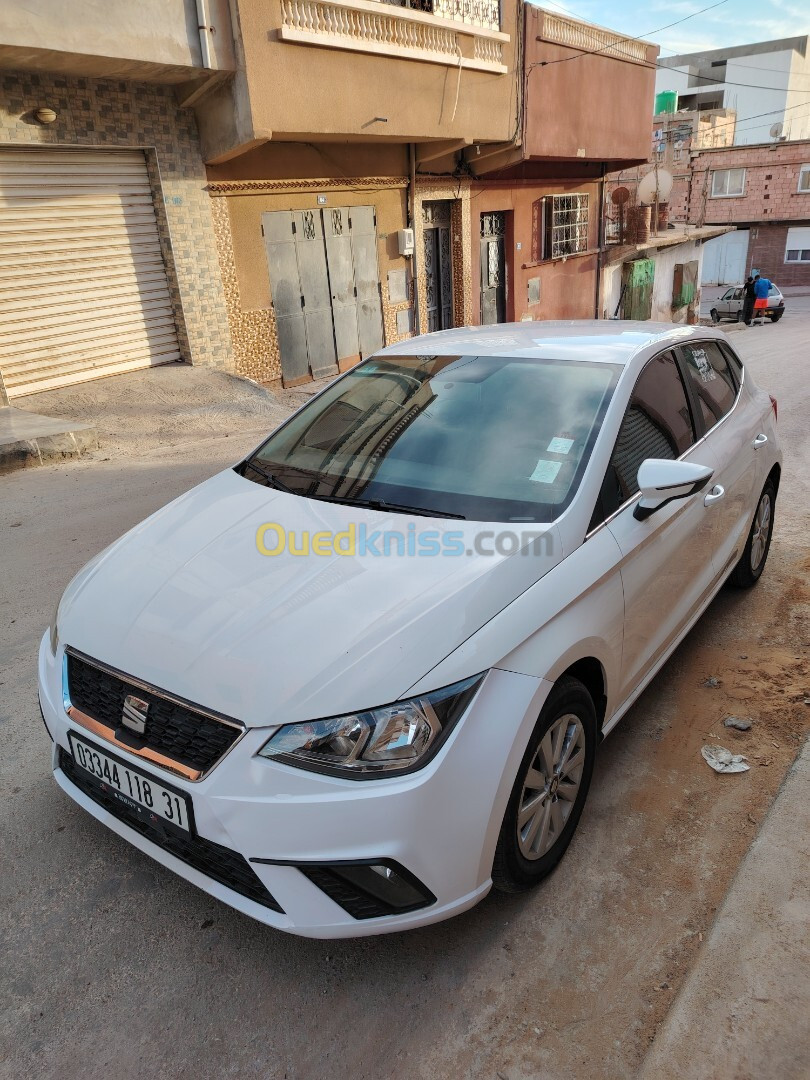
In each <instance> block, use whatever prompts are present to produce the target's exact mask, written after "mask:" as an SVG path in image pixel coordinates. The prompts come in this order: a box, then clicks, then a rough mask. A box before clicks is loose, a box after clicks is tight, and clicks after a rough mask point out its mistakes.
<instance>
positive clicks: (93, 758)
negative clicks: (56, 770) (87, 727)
mask: <svg viewBox="0 0 810 1080" xmlns="http://www.w3.org/2000/svg"><path fill="white" fill-rule="evenodd" d="M68 739H69V741H70V749H71V752H72V754H73V760H74V761H75V762H76V764H77V765H78V766H79V767H80V768H82V769H84V771H85V772H87V773H89V774H90V775H91V776H92V777H93V779H94V780H95V781H96V782H97V783H98V784H99V786H100V787H101V788H102V789H103V790H104V791H105V792H106V793H107V794H111V795H113V796H114V797H115V798H117V799H119V800H120V801H121V802H122V803H123V804H124V805H125V806H128V807H129V808H130V809H131V810H135V811H137V812H138V813H139V814H141V815H142V816H143V817H144V818H145V819H146V820H151V821H154V819H157V820H158V821H159V822H162V823H164V824H167V825H173V826H174V827H175V828H177V829H182V830H183V831H184V832H191V812H190V810H191V808H190V806H189V799H188V796H187V795H184V794H183V793H182V792H179V791H175V790H174V789H173V788H168V787H165V786H164V785H163V784H160V783H158V782H157V780H155V778H154V776H149V775H147V774H145V773H142V772H140V770H138V769H133V768H132V766H131V765H125V764H124V762H123V761H122V760H121V759H120V758H116V757H112V756H111V755H110V754H108V753H106V752H105V751H104V750H102V749H100V747H98V746H96V745H95V744H93V743H88V742H85V741H84V739H78V738H77V737H76V736H75V735H74V734H73V733H72V732H71V733H69V735H68Z"/></svg>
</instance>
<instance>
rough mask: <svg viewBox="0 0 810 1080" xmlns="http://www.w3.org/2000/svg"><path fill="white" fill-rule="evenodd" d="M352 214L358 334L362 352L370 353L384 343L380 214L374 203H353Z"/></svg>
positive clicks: (363, 355) (365, 354) (350, 217)
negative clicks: (379, 241)
mask: <svg viewBox="0 0 810 1080" xmlns="http://www.w3.org/2000/svg"><path fill="white" fill-rule="evenodd" d="M348 215H349V223H350V226H351V240H352V262H353V265H354V286H355V295H356V297H357V334H358V337H359V340H360V355H361V356H362V357H366V356H370V355H371V354H372V353H374V352H376V351H377V350H378V349H381V348H382V346H383V322H382V298H381V296H380V272H379V269H378V266H377V215H376V214H375V212H374V207H373V206H352V207H351V208H350V209H349V210H348Z"/></svg>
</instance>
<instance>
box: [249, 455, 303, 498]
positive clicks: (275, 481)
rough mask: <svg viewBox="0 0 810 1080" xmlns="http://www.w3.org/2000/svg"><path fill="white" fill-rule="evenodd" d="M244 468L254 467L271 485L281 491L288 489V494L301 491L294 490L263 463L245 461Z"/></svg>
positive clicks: (296, 493) (295, 493)
mask: <svg viewBox="0 0 810 1080" xmlns="http://www.w3.org/2000/svg"><path fill="white" fill-rule="evenodd" d="M242 468H243V469H245V468H248V469H253V471H254V472H257V473H258V474H259V476H263V477H264V478H265V480H266V481H267V482H268V484H269V485H270V487H274V488H278V490H279V491H286V492H287V494H288V495H298V494H299V492H297V491H293V489H292V488H291V487H288V486H287V485H286V484H285V483H284V481H283V480H279V478H278V477H277V476H276V475H275V474H274V473H271V472H270V470H269V469H265V468H264V466H263V465H257V464H256V462H255V461H246V462H244V464H243V465H242ZM243 475H244V474H243Z"/></svg>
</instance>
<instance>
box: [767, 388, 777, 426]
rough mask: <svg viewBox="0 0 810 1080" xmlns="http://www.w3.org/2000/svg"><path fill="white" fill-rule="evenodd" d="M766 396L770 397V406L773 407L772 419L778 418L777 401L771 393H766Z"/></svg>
mask: <svg viewBox="0 0 810 1080" xmlns="http://www.w3.org/2000/svg"><path fill="white" fill-rule="evenodd" d="M768 397H769V398H770V399H771V408H772V409H773V418H774V420H778V419H779V405H778V403H777V400H776V398H775V397H774V396H773V394H768Z"/></svg>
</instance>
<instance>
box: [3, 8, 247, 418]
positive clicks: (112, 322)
mask: <svg viewBox="0 0 810 1080" xmlns="http://www.w3.org/2000/svg"><path fill="white" fill-rule="evenodd" d="M203 9H204V11H205V15H206V21H205V25H204V29H202V30H199V29H198V23H200V22H201V21H202V20H200V19H199V18H198V4H197V3H195V0H140V2H139V3H138V4H137V5H133V4H127V3H124V2H123V0H83V2H81V3H78V2H77V3H73V4H71V5H70V10H69V17H68V13H67V12H66V7H65V5H64V3H57V2H56V0H38V3H37V4H36V5H33V4H27V3H23V2H22V0H5V2H4V3H3V4H2V5H0V281H1V282H2V290H3V303H2V305H0V398H2V397H3V386H4V387H5V392H7V394H8V397H10V398H15V397H18V396H20V395H22V394H26V393H31V392H35V391H37V390H46V389H50V388H53V387H57V386H62V385H66V384H70V383H74V382H79V381H82V380H85V379H88V378H96V377H99V376H102V375H110V374H115V373H117V372H120V371H127V370H132V369H135V368H139V367H145V366H149V365H151V364H157V363H164V362H166V361H170V360H175V359H178V360H180V359H181V360H185V361H188V362H192V363H203V364H210V365H214V366H218V367H224V368H231V367H232V366H233V358H232V350H231V340H230V332H229V325H228V319H227V314H226V310H225V303H224V297H223V290H222V282H221V275H220V268H219V258H218V251H217V247H216V243H215V240H214V232H213V224H212V214H211V200H210V198H209V196H208V192H207V179H206V173H205V166H204V163H203V159H202V156H201V152H200V144H199V137H198V134H197V127H196V122H195V116H194V111H193V106H194V104H195V102H199V101H200V100H201V97H202V96H204V94H205V93H210V92H211V90H212V88H213V87H214V86H215V84H216V83H217V82H218V81H219V80H221V79H225V78H227V77H229V75H230V74H231V73H232V72H233V70H234V68H235V56H234V50H233V41H232V34H231V28H230V16H229V8H228V2H227V0H206V2H205V4H204V5H203Z"/></svg>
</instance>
